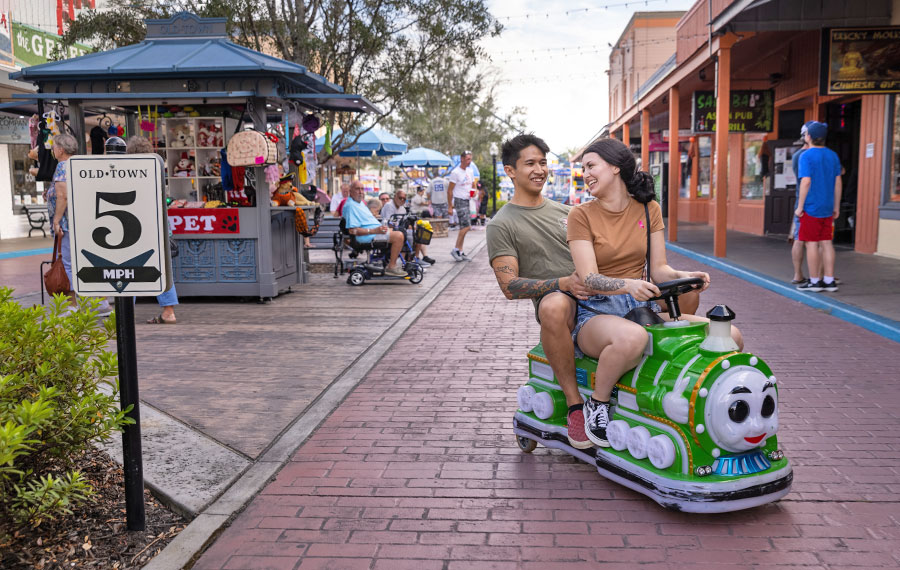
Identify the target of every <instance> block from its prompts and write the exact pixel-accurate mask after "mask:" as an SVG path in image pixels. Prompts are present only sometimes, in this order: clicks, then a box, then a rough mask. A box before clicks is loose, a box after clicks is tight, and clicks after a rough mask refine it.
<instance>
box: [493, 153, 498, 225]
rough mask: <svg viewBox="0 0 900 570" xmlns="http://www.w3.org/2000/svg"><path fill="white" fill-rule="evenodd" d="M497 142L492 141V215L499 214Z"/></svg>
mask: <svg viewBox="0 0 900 570" xmlns="http://www.w3.org/2000/svg"><path fill="white" fill-rule="evenodd" d="M497 152H498V149H497V143H495V142H492V143H491V173H492V178H493V182H492V184H491V185H492V186H493V190H492V192H491V204H492V206H491V209H492V210H493V214H491V215H492V216H494V215H496V214H497Z"/></svg>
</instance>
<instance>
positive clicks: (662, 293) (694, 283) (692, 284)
mask: <svg viewBox="0 0 900 570" xmlns="http://www.w3.org/2000/svg"><path fill="white" fill-rule="evenodd" d="M702 287H703V279H701V278H700V277H686V278H684V279H673V280H672V281H665V282H663V283H657V285H656V288H657V289H659V296H657V297H653V298H652V299H650V300H651V301H659V300H664V301H665V300H668V298H669V297H677V296H679V295H681V294H682V293H687V292H688V291H693V290H694V289H701V288H702Z"/></svg>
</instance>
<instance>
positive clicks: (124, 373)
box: [116, 297, 145, 530]
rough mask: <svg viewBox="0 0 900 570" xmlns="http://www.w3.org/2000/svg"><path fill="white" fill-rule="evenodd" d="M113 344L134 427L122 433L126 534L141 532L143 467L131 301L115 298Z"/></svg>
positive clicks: (122, 394)
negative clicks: (116, 352) (117, 354)
mask: <svg viewBox="0 0 900 570" xmlns="http://www.w3.org/2000/svg"><path fill="white" fill-rule="evenodd" d="M116 340H117V342H116V344H117V345H118V349H119V402H120V405H121V407H122V409H123V410H125V409H128V407H129V406H131V410H130V411H129V412H128V413H126V414H125V415H126V416H127V417H129V418H131V419H132V420H134V423H133V424H131V425H127V426H125V429H124V430H123V431H122V465H123V470H124V472H125V520H126V524H127V527H128V530H144V528H145V520H144V518H145V517H144V464H143V459H142V456H141V412H140V396H139V395H138V374H137V343H136V339H135V336H134V300H133V299H132V298H131V297H116Z"/></svg>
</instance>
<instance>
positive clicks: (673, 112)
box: [669, 85, 681, 242]
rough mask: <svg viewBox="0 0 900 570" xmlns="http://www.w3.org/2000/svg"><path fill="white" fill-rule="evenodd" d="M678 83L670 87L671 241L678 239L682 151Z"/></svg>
mask: <svg viewBox="0 0 900 570" xmlns="http://www.w3.org/2000/svg"><path fill="white" fill-rule="evenodd" d="M679 105H680V102H679V99H678V85H673V86H672V87H670V88H669V241H673V242H674V241H678V189H679V188H680V187H681V180H680V178H681V151H679V149H678V109H679V108H680V107H679Z"/></svg>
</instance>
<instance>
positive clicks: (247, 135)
mask: <svg viewBox="0 0 900 570" xmlns="http://www.w3.org/2000/svg"><path fill="white" fill-rule="evenodd" d="M277 142H278V137H276V136H275V135H273V134H271V133H262V132H259V131H240V132H237V133H235V134H234V135H232V136H231V140H230V141H228V163H229V164H231V166H265V165H267V164H275V163H276V162H277V160H278V150H277V148H276V146H275V143H277Z"/></svg>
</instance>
